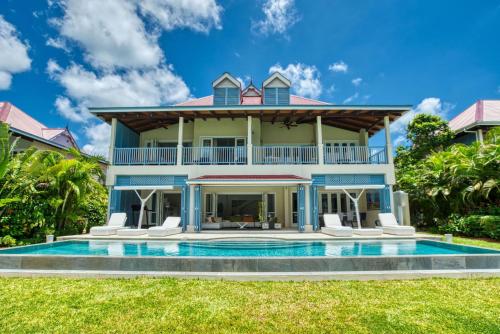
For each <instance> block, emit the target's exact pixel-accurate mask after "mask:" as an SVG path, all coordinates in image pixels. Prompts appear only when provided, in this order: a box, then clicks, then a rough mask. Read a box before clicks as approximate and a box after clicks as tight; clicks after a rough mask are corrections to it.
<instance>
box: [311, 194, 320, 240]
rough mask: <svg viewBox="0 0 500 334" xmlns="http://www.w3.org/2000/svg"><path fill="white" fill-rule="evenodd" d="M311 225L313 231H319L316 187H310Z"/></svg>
mask: <svg viewBox="0 0 500 334" xmlns="http://www.w3.org/2000/svg"><path fill="white" fill-rule="evenodd" d="M310 189H311V190H310V193H311V225H312V228H313V230H314V231H317V230H319V203H318V187H317V186H311V187H310Z"/></svg>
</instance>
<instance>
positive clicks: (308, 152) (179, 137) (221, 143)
mask: <svg viewBox="0 0 500 334" xmlns="http://www.w3.org/2000/svg"><path fill="white" fill-rule="evenodd" d="M291 84H292V83H291V82H290V81H289V80H288V79H287V78H285V77H284V76H283V75H281V74H280V73H274V74H272V75H271V76H270V77H269V78H267V79H266V80H265V81H264V82H263V83H262V85H261V86H260V87H257V86H255V85H254V84H253V83H250V84H249V85H248V87H246V88H244V89H242V87H241V84H240V82H239V81H238V80H236V78H235V77H233V76H232V75H231V74H229V73H224V74H223V75H221V76H220V77H219V78H217V79H216V80H215V81H213V82H212V88H213V95H210V96H206V97H202V98H198V99H193V100H189V101H187V102H183V103H180V104H176V105H172V106H161V107H136V106H125V107H109V108H107V107H103V108H92V109H91V112H92V113H93V114H94V115H96V116H98V117H99V118H100V119H102V120H104V121H105V122H107V123H108V124H110V125H111V144H110V152H109V160H110V165H109V168H108V170H107V177H106V180H107V181H106V182H107V186H108V187H109V189H110V194H111V196H110V200H109V213H116V212H125V213H126V214H127V216H128V220H127V224H128V225H133V226H142V227H149V226H155V225H161V223H162V222H163V221H164V220H165V218H166V217H168V216H178V217H181V227H182V231H187V232H202V231H206V230H222V229H241V230H246V229H249V230H250V229H268V228H269V229H278V228H281V229H289V230H295V231H300V232H313V231H317V230H319V229H320V228H321V226H323V215H324V214H326V213H338V214H339V216H340V218H341V220H342V223H343V224H344V225H348V226H351V225H352V226H356V224H357V222H358V221H361V226H362V227H373V226H375V223H376V220H377V217H378V213H387V212H393V213H395V205H394V199H393V190H392V186H393V184H394V183H395V175H394V165H393V157H392V156H393V154H392V147H391V140H390V124H391V122H393V121H394V120H396V119H397V118H399V117H400V116H401V115H402V114H403V113H405V112H406V111H408V110H409V109H410V107H411V106H407V105H403V106H401V105H376V106H375V105H374V106H370V105H357V106H354V105H334V104H329V103H325V102H321V101H317V100H312V99H308V98H304V97H300V96H296V95H292V94H290V87H291ZM382 130H383V131H384V132H385V145H383V146H369V144H368V143H369V139H370V137H371V136H373V135H374V134H376V133H377V132H379V131H382ZM399 223H400V224H401V223H402V222H399Z"/></svg>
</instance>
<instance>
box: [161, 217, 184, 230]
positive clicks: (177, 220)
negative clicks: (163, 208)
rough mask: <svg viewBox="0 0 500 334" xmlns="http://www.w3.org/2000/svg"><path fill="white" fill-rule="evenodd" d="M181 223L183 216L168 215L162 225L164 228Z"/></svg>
mask: <svg viewBox="0 0 500 334" xmlns="http://www.w3.org/2000/svg"><path fill="white" fill-rule="evenodd" d="M180 223H181V217H167V219H165V221H164V222H163V224H162V225H161V227H163V228H175V227H178V226H179V224H180Z"/></svg>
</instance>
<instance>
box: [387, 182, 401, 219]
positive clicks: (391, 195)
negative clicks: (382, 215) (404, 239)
mask: <svg viewBox="0 0 500 334" xmlns="http://www.w3.org/2000/svg"><path fill="white" fill-rule="evenodd" d="M389 202H390V203H391V212H392V213H393V214H395V213H396V208H395V207H394V191H393V190H392V184H390V185H389ZM401 224H402V223H401Z"/></svg>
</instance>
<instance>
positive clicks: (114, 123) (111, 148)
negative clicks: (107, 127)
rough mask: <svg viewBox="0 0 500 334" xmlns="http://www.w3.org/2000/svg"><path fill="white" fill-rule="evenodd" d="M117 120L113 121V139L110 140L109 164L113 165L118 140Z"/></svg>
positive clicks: (113, 119)
mask: <svg viewBox="0 0 500 334" xmlns="http://www.w3.org/2000/svg"><path fill="white" fill-rule="evenodd" d="M117 122H118V121H117V120H116V118H112V119H111V138H110V139H109V157H108V160H109V164H110V165H112V164H113V155H114V151H115V140H116V124H117Z"/></svg>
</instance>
